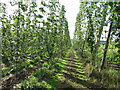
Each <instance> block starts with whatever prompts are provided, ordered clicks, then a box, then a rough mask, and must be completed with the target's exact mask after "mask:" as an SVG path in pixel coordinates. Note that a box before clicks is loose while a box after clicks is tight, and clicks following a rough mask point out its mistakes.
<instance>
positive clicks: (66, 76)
mask: <svg viewBox="0 0 120 90" xmlns="http://www.w3.org/2000/svg"><path fill="white" fill-rule="evenodd" d="M65 60H66V64H65V67H64V70H63V71H62V74H60V75H58V78H59V79H60V82H59V84H58V87H57V88H58V89H57V90H64V89H66V88H72V89H73V90H77V89H80V88H85V89H88V90H89V89H93V88H101V86H99V85H95V84H94V83H91V82H90V80H89V78H88V77H87V76H85V73H84V72H83V68H84V67H83V65H82V63H80V60H79V59H78V58H77V56H76V54H75V51H73V50H72V48H71V49H70V53H69V55H68V58H66V59H65ZM103 89H104V88H103Z"/></svg>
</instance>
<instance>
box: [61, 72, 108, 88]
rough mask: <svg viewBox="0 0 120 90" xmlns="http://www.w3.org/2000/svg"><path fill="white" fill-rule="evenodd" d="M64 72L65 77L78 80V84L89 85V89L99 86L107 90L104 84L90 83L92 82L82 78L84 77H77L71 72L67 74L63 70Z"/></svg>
mask: <svg viewBox="0 0 120 90" xmlns="http://www.w3.org/2000/svg"><path fill="white" fill-rule="evenodd" d="M63 73H64V77H65V78H68V79H71V80H72V81H74V82H76V83H78V84H81V85H83V86H84V87H87V88H89V89H98V88H99V89H102V90H106V89H105V88H104V87H103V86H100V85H95V84H93V83H90V82H88V81H86V80H82V79H79V78H76V77H74V76H72V75H70V74H67V73H65V72H63Z"/></svg>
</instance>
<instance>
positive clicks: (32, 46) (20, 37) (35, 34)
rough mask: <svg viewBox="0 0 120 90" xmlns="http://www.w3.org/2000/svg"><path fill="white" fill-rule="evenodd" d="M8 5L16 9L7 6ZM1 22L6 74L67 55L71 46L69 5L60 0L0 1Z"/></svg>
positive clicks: (2, 62) (3, 68)
mask: <svg viewBox="0 0 120 90" xmlns="http://www.w3.org/2000/svg"><path fill="white" fill-rule="evenodd" d="M8 4H9V5H11V6H10V7H13V8H14V10H13V11H11V12H10V11H9V9H7V6H8ZM8 8H9V7H8ZM0 25H1V27H0V31H2V44H1V46H2V54H1V56H2V61H1V64H2V71H3V76H6V75H8V74H10V73H11V71H14V69H15V71H14V72H16V71H17V67H19V68H20V67H21V66H22V68H21V69H24V68H25V67H24V66H26V65H27V64H29V65H28V66H27V67H29V66H30V65H31V63H32V65H34V63H36V62H39V61H40V60H44V59H46V58H55V57H63V56H64V54H65V52H66V50H68V49H69V47H70V37H69V30H68V22H67V19H66V18H65V7H64V6H63V5H60V3H59V1H58V0H54V1H53V0H47V1H46V0H41V1H37V2H36V1H33V0H30V1H27V0H21V1H11V2H10V3H7V4H5V3H0ZM23 63H24V64H23ZM4 71H7V72H9V73H6V74H4Z"/></svg>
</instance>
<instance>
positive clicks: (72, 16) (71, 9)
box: [59, 0, 80, 39]
mask: <svg viewBox="0 0 120 90" xmlns="http://www.w3.org/2000/svg"><path fill="white" fill-rule="evenodd" d="M59 2H60V4H62V5H64V6H65V10H66V18H67V20H68V25H69V32H70V38H71V39H73V36H74V30H75V22H76V16H77V13H78V12H79V4H80V2H79V0H59Z"/></svg>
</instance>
